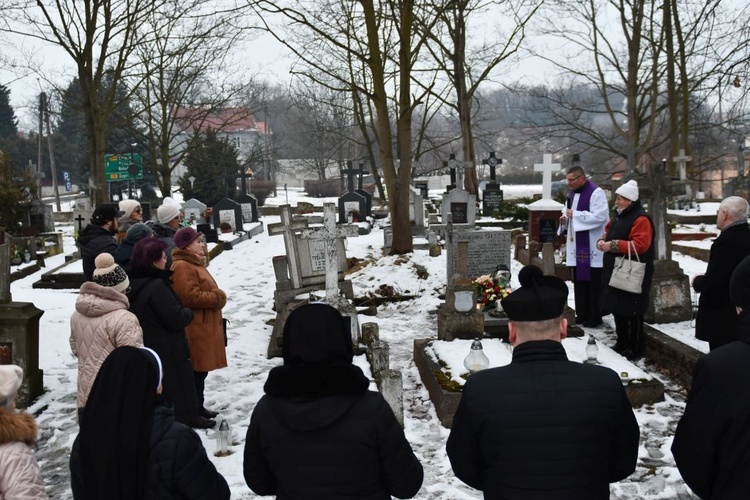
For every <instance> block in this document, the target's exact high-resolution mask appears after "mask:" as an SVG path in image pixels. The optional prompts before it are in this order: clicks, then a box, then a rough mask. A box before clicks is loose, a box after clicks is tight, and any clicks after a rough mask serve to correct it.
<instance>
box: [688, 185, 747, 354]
mask: <svg viewBox="0 0 750 500" xmlns="http://www.w3.org/2000/svg"><path fill="white" fill-rule="evenodd" d="M747 216H748V203H747V200H745V199H744V198H742V197H740V196H730V197H728V198H725V199H724V200H723V201H722V202H721V204H720V205H719V210H718V211H717V213H716V228H717V229H718V230H719V231H721V234H719V236H718V237H717V238H716V240H714V242H713V244H712V245H711V253H710V255H709V258H708V267H707V268H706V273H705V274H702V275H699V276H696V277H695V278H694V279H693V289H694V290H695V291H696V292H698V293H700V294H701V296H700V299H699V301H698V316H697V318H696V320H695V337H696V338H697V339H699V340H705V341H707V342H708V346H709V348H710V349H711V350H712V351H713V350H714V349H716V348H717V347H721V346H722V345H724V344H728V343H729V342H732V341H734V340H737V331H736V330H737V312H736V311H735V309H734V306H733V305H732V301H731V300H729V286H728V284H729V278H730V277H731V276H732V271H734V268H735V267H737V264H739V263H740V261H742V259H744V258H745V257H747V256H748V255H750V226H748V224H747Z"/></svg>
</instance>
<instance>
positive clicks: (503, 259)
mask: <svg viewBox="0 0 750 500" xmlns="http://www.w3.org/2000/svg"><path fill="white" fill-rule="evenodd" d="M446 232H447V233H448V237H447V238H446V240H445V249H446V252H448V255H447V258H446V264H447V270H446V271H447V272H446V275H447V280H448V281H450V279H451V277H452V276H453V275H454V274H456V273H457V272H459V271H460V270H462V269H460V268H459V264H460V263H459V248H460V246H459V244H461V243H464V244H466V245H467V246H466V268H465V273H466V276H467V277H468V278H476V277H477V276H482V275H483V274H491V273H492V272H493V271H494V270H495V268H496V267H497V266H498V265H499V264H504V265H506V266H507V267H508V269H510V260H511V244H510V231H505V230H486V229H482V230H463V229H457V228H456V227H455V226H452V227H451V226H448V228H447V229H446ZM451 233H452V234H451ZM461 265H463V264H462V263H461Z"/></svg>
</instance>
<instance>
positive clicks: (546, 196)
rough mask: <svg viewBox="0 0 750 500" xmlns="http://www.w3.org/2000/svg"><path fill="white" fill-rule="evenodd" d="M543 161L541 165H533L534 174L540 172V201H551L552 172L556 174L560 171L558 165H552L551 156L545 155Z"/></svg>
mask: <svg viewBox="0 0 750 500" xmlns="http://www.w3.org/2000/svg"><path fill="white" fill-rule="evenodd" d="M543 158H544V161H543V162H542V163H535V164H534V171H535V172H542V199H543V200H551V199H552V172H558V171H559V170H560V164H559V163H552V155H551V154H545V155H544V157H543Z"/></svg>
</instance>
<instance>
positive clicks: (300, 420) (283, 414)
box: [266, 394, 361, 432]
mask: <svg viewBox="0 0 750 500" xmlns="http://www.w3.org/2000/svg"><path fill="white" fill-rule="evenodd" d="M360 397H361V394H338V395H335V396H327V397H323V398H278V397H270V396H266V399H267V401H268V404H269V407H270V409H271V413H273V415H274V417H276V418H277V419H278V420H279V422H281V423H282V424H284V425H285V426H286V427H289V428H290V429H293V430H295V431H298V432H311V431H315V430H318V429H323V428H325V427H328V426H330V425H331V424H333V423H334V422H337V421H339V420H341V419H342V418H343V417H344V415H346V414H347V413H348V412H349V410H350V409H351V408H352V406H354V404H355V403H356V402H357V400H358V399H359V398H360Z"/></svg>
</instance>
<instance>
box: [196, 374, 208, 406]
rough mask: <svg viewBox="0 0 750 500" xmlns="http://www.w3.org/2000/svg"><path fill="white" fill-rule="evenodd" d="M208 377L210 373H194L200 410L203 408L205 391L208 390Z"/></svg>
mask: <svg viewBox="0 0 750 500" xmlns="http://www.w3.org/2000/svg"><path fill="white" fill-rule="evenodd" d="M206 377H208V372H196V371H193V379H194V380H195V394H196V395H197V396H198V408H203V390H204V389H205V388H206Z"/></svg>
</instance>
